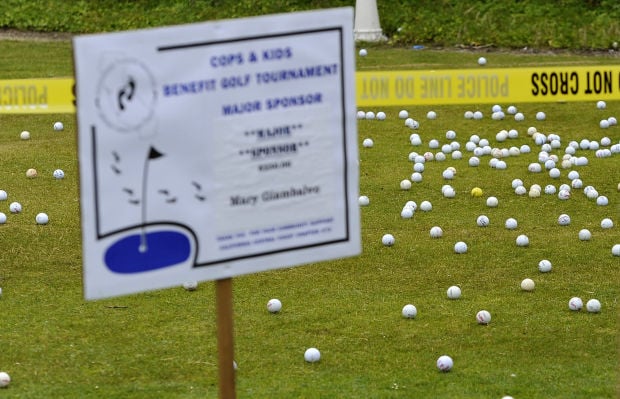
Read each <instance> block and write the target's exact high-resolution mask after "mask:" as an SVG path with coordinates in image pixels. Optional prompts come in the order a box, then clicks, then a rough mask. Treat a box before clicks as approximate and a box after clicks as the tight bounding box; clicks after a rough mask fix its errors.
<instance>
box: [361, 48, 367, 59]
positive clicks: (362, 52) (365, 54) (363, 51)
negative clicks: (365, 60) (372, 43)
mask: <svg viewBox="0 0 620 399" xmlns="http://www.w3.org/2000/svg"><path fill="white" fill-rule="evenodd" d="M359 55H360V57H366V56H367V55H368V51H367V50H366V49H365V48H363V49H360V52H359Z"/></svg>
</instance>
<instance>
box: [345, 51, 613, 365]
mask: <svg viewBox="0 0 620 399" xmlns="http://www.w3.org/2000/svg"><path fill="white" fill-rule="evenodd" d="M478 63H479V64H480V65H481V66H482V65H485V64H486V59H484V57H480V59H479V61H478ZM603 104H604V102H600V101H599V102H598V103H597V107H598V108H599V109H605V105H603ZM376 115H377V114H375V113H373V112H370V113H369V112H364V111H359V112H358V115H357V116H358V119H378V118H376ZM507 115H510V116H512V117H513V118H514V120H515V121H516V122H522V121H524V120H525V119H526V117H525V115H524V114H523V113H522V112H519V111H518V109H517V107H516V106H514V105H511V106H509V107H507V108H506V109H503V108H502V107H501V106H499V105H494V106H493V107H492V109H491V118H492V119H493V120H504V119H505V118H506V116H507ZM398 118H400V119H403V120H405V128H407V129H410V131H412V132H411V133H410V136H409V142H410V144H411V146H412V147H413V148H414V151H411V152H409V154H408V156H407V159H408V161H409V162H411V163H412V166H413V170H412V174H411V176H408V177H407V178H405V179H402V180H401V181H400V183H399V188H400V189H401V190H404V191H409V190H411V189H412V187H413V184H415V183H419V182H422V180H423V176H424V173H425V171H426V170H427V169H428V168H427V165H428V163H429V162H445V161H447V160H449V159H452V160H459V159H461V158H463V157H464V152H465V153H470V154H471V155H470V157H469V160H468V164H469V166H470V167H474V168H475V167H480V166H481V165H483V163H482V159H483V158H484V157H488V158H489V161H488V166H489V167H490V168H492V169H496V170H500V171H501V170H505V169H508V168H510V164H511V162H510V159H511V158H515V157H520V156H524V155H530V154H531V155H530V156H534V155H535V156H536V161H534V162H531V163H530V164H529V166H528V167H527V169H526V170H523V171H521V173H522V174H523V179H520V178H515V179H513V180H512V183H511V184H512V187H511V188H512V190H513V192H514V194H515V195H517V196H524V195H527V196H529V197H530V198H532V199H537V198H541V197H542V196H543V195H545V196H549V197H550V198H553V197H556V198H557V200H558V201H560V202H562V201H567V200H570V199H571V198H574V194H575V192H576V191H577V190H581V191H582V192H583V195H585V196H586V197H587V198H588V199H590V200H592V201H593V202H594V203H596V205H598V206H606V205H608V203H609V201H608V198H607V196H606V195H604V193H601V192H599V191H602V190H599V189H597V188H595V187H593V186H590V185H587V180H586V179H584V177H583V176H581V173H580V171H581V169H580V168H581V167H583V166H586V165H588V164H589V160H588V158H587V157H586V156H584V155H579V156H578V155H577V153H578V152H580V153H583V152H584V151H591V152H592V153H593V154H595V156H596V157H597V158H607V157H611V156H613V155H617V154H620V142H618V143H613V142H612V139H610V138H609V137H607V136H606V137H603V138H601V139H600V140H591V139H582V140H580V141H571V142H569V143H565V142H563V141H562V138H561V137H560V136H559V135H558V134H555V133H547V134H545V133H543V132H541V131H539V129H537V128H536V127H534V126H530V127H529V128H527V129H516V128H512V129H506V130H504V129H502V130H499V131H497V133H496V134H495V143H496V144H497V145H496V146H493V143H492V141H491V140H489V139H486V138H483V137H480V136H479V135H478V134H473V135H471V136H470V137H469V140H468V141H467V142H466V143H465V145H464V146H461V144H460V143H459V142H458V141H456V139H457V136H458V134H457V132H456V131H454V130H447V131H446V132H445V140H446V141H445V143H444V144H442V139H440V138H439V137H437V138H430V139H428V140H427V141H426V144H425V140H424V139H423V135H422V134H421V133H419V129H420V122H418V120H417V119H414V118H413V117H412V116H411V114H410V113H409V111H407V110H401V111H400V112H399V113H398ZM437 118H438V114H437V113H436V112H435V111H428V112H427V114H426V119H428V120H434V119H437ZM465 118H466V119H472V120H480V119H483V118H484V114H483V112H482V111H480V110H476V111H466V112H465ZM534 118H535V120H537V121H545V120H546V119H547V114H546V113H545V112H543V111H538V112H536V114H535V117H534ZM381 120H383V119H381ZM605 120H606V121H608V126H606V128H608V127H611V126H615V125H616V124H617V122H616V119H615V118H614V117H610V118H607V119H605ZM601 127H603V126H602V125H601ZM524 137H529V138H530V140H531V143H530V144H522V145H520V146H517V145H508V146H502V144H503V143H508V142H510V141H511V140H514V139H517V138H524ZM373 144H374V143H373ZM425 145H427V149H422V148H423V147H424V146H425ZM364 147H369V146H367V145H366V141H364ZM417 148H420V150H417ZM562 150H564V154H563V155H561V154H558V153H559V152H561V151H562ZM532 153H533V154H532ZM584 170H585V169H584ZM543 171H545V172H546V176H548V177H549V178H551V179H553V180H555V181H558V183H557V184H546V185H542V184H537V183H532V184H530V185H529V186H527V187H526V185H525V183H524V180H531V178H532V177H533V176H537V175H539V174H540V176H543V174H542V172H543ZM456 172H457V170H456V169H455V168H454V167H453V166H447V167H445V168H444V169H443V172H442V173H441V177H442V178H443V180H444V182H446V183H448V182H451V181H453V180H457V179H458V176H457V173H456ZM543 179H544V177H541V182H542V180H543ZM564 179H566V182H563V180H564ZM618 191H620V183H619V184H618ZM441 192H442V195H443V197H444V198H446V199H450V198H454V197H455V196H456V195H457V190H456V189H455V187H454V186H453V185H452V184H451V183H450V184H444V185H443V186H442V189H441ZM470 194H471V197H473V198H480V197H483V195H484V191H483V189H482V188H481V187H474V188H472V189H471V191H470ZM362 198H364V201H362ZM420 200H421V199H420ZM484 202H485V204H486V206H487V207H488V208H497V207H499V206H500V199H499V198H498V196H496V195H495V194H494V195H488V196H486V198H485V199H484ZM368 204H369V200H368V197H366V196H362V197H360V205H364V206H366V205H368ZM432 209H433V206H432V204H431V203H430V202H429V201H428V200H422V201H421V202H420V204H419V206H418V204H417V202H415V201H414V200H409V201H407V202H406V203H405V204H404V206H403V207H402V208H401V210H400V216H401V218H402V219H415V217H414V215H415V214H416V211H422V212H430V211H431V210H432ZM570 223H571V218H570V216H569V215H568V214H565V213H562V214H560V215H559V216H558V224H559V225H560V226H568V225H570ZM476 224H477V226H479V227H487V226H489V225H490V224H491V219H490V218H489V216H487V215H486V214H480V215H479V216H478V217H477V218H476ZM504 226H505V228H506V229H507V230H511V231H514V230H517V229H518V227H519V224H518V222H517V219H516V218H515V217H509V218H507V219H505V221H504ZM600 226H601V228H602V229H604V230H605V229H612V228H613V227H614V222H613V220H612V218H604V219H603V220H601V221H600ZM429 233H430V237H431V238H434V239H439V238H442V237H443V235H444V231H443V229H442V228H441V227H440V226H433V227H432V228H431V229H430V232H429ZM577 236H578V239H579V240H580V241H588V240H590V239H592V233H591V231H590V230H588V229H586V228H583V229H581V230H579V233H578V235H577ZM381 243H382V244H383V245H384V246H386V247H391V246H394V245H395V243H396V239H395V237H394V235H393V234H391V233H387V234H384V235H383V236H382V238H381ZM515 244H516V246H517V247H523V248H527V247H529V246H530V239H529V237H528V235H527V234H526V232H521V233H520V234H518V235H516V237H515ZM535 244H536V245H540V244H539V243H535ZM468 250H469V247H468V244H467V243H466V242H465V241H464V240H463V241H457V242H456V243H455V244H454V247H453V252H454V253H455V254H466V253H467V252H468ZM612 255H613V256H620V244H616V245H614V246H613V248H612ZM552 268H553V267H552V262H551V261H550V260H549V259H541V260H540V262H539V263H538V265H537V270H538V271H539V272H540V273H550V272H551V271H552ZM518 286H519V287H520V289H521V290H522V291H524V292H533V291H534V290H535V287H536V283H535V282H534V279H532V278H529V277H528V278H524V279H523V280H522V281H521V282H520V284H519V285H518ZM446 294H447V297H448V299H452V300H454V299H458V298H460V297H461V288H460V287H459V286H456V285H454V286H450V287H449V288H448V289H447V292H446ZM582 307H583V304H582V302H581V300H580V299H579V298H572V299H571V300H570V301H569V308H570V309H572V310H580V309H581V308H582ZM586 308H587V310H588V311H589V312H592V313H596V312H599V311H600V309H601V304H600V302H599V301H598V300H597V299H591V300H589V301H588V303H587V305H586ZM401 314H402V317H403V318H405V319H415V318H416V317H417V316H418V309H417V308H416V306H415V305H413V304H411V303H408V304H406V305H404V306H403V308H402V310H401ZM475 319H476V321H477V323H478V324H481V325H488V324H489V323H490V322H491V313H490V312H489V311H488V310H480V311H478V312H477V314H476V317H475ZM453 364H454V363H453V360H452V358H451V357H450V356H448V355H442V356H441V357H439V358H438V359H437V368H438V369H439V370H441V371H449V370H451V369H452V367H453Z"/></svg>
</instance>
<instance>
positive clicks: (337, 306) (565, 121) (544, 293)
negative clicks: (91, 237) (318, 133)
mask: <svg viewBox="0 0 620 399" xmlns="http://www.w3.org/2000/svg"><path fill="white" fill-rule="evenodd" d="M0 54H2V57H0V79H12V78H24V77H66V76H71V75H72V59H71V57H72V55H71V46H70V43H68V42H62V41H61V42H16V41H0ZM478 56H479V54H477V53H471V52H464V51H447V50H442V51H440V50H424V51H416V52H413V51H411V50H409V49H404V48H385V47H380V46H370V47H369V55H368V57H365V58H364V59H359V58H358V60H357V62H358V68H359V70H373V69H443V68H457V67H461V68H471V67H472V65H473V64H474V63H475V60H476V59H477V58H478ZM485 56H486V57H487V59H488V60H489V65H490V66H491V65H492V66H493V67H503V66H504V67H508V66H510V67H519V66H523V67H529V66H533V65H607V64H614V63H617V58H612V57H609V56H606V55H596V56H593V55H575V54H562V53H555V54H552V53H545V54H522V53H500V52H490V53H485ZM500 105H502V106H503V107H504V108H505V107H507V106H509V105H515V106H517V107H518V110H519V111H520V112H523V113H524V115H525V117H526V120H525V121H523V122H515V121H514V120H513V119H511V118H510V117H507V118H506V119H505V120H503V121H494V120H491V118H490V114H491V105H490V104H480V105H478V106H441V105H438V106H434V107H427V106H424V107H420V106H415V105H412V106H410V107H407V110H408V112H409V114H410V115H411V116H412V117H413V118H415V119H416V120H418V121H419V122H420V128H419V129H418V130H415V131H414V130H411V129H410V128H408V127H406V126H405V125H404V121H403V120H402V119H399V118H398V112H399V111H400V108H395V107H388V108H385V109H380V110H379V109H377V110H372V111H383V112H385V113H386V114H387V119H386V120H385V121H378V120H359V121H358V130H359V137H358V139H359V147H360V155H359V160H360V195H367V196H368V197H369V199H370V205H369V206H367V207H363V208H362V212H361V213H362V216H361V217H362V220H361V222H362V223H361V224H362V240H363V253H362V255H360V256H358V257H355V258H348V259H341V260H337V261H330V262H322V263H319V264H313V265H307V266H302V267H296V268H286V269H280V270H275V271H270V272H264V273H258V274H253V275H247V276H242V277H238V278H235V279H234V282H233V289H234V323H235V359H236V361H237V363H238V364H239V370H238V371H237V380H236V384H237V388H236V390H237V396H238V397H240V398H283V399H284V398H330V399H331V398H454V397H459V398H501V397H502V396H504V395H511V396H513V397H514V398H542V397H544V398H588V399H591V398H614V397H617V395H618V393H619V392H618V381H619V374H618V370H619V369H618V354H619V350H618V343H619V341H618V296H619V285H618V281H620V279H619V270H620V268H619V266H620V258H619V257H614V256H612V254H611V248H612V246H613V245H614V244H618V243H620V234H618V229H619V225H620V192H619V191H618V183H620V154H617V153H616V154H613V155H612V156H611V157H608V158H597V157H595V155H594V151H593V150H583V149H579V150H577V151H576V154H575V155H576V156H585V157H587V158H588V161H589V163H588V165H586V166H575V167H571V168H567V169H560V170H561V176H560V178H558V179H553V178H551V177H550V176H549V175H548V173H547V172H546V171H545V170H544V167H543V172H541V173H529V172H528V171H527V167H528V165H529V164H530V163H533V162H538V161H539V160H538V153H539V151H540V147H539V146H537V145H536V144H535V143H534V140H533V138H532V137H531V136H529V135H528V133H527V130H528V128H529V127H530V126H534V127H536V128H537V130H538V131H539V132H541V133H544V134H545V135H548V134H550V133H554V134H557V135H559V136H560V137H561V147H560V148H559V149H554V150H553V151H552V152H551V153H552V154H556V155H558V157H559V158H560V159H562V156H563V155H564V149H565V148H566V147H567V146H569V143H570V142H571V141H576V142H578V143H579V142H580V141H581V140H583V139H588V140H596V141H600V140H601V139H602V138H603V137H605V136H607V137H609V138H610V139H611V142H612V143H613V144H618V143H619V142H620V130H619V129H620V127H619V126H612V127H610V128H609V129H601V128H599V121H600V120H601V119H602V118H607V117H609V116H615V117H617V118H618V117H620V100H617V101H608V102H607V108H606V109H605V110H599V109H597V107H596V104H595V103H591V102H577V103H566V104H558V103H548V104H500ZM431 109H432V110H434V111H435V112H436V113H437V115H438V117H437V119H436V120H427V119H426V113H427V112H428V111H429V110H431ZM476 109H479V110H481V111H483V112H484V114H485V117H484V118H483V119H482V120H466V119H465V118H464V117H463V114H464V112H465V111H467V110H476ZM538 111H544V112H546V114H547V119H546V120H544V121H536V120H535V118H534V115H535V114H536V112H538ZM56 121H62V122H63V123H64V125H65V129H64V130H63V131H62V132H55V131H53V129H52V126H53V123H54V122H56ZM75 126H76V124H75V116H74V115H27V116H24V115H7V114H0V166H1V167H0V189H1V190H5V191H6V192H7V193H8V200H7V201H3V202H2V201H0V212H4V213H5V214H6V215H7V219H8V220H7V222H6V224H4V225H0V243H1V248H2V250H1V251H0V287H1V288H2V297H0V310H1V312H2V319H1V321H0V339H1V340H2V343H3V346H2V350H1V351H0V370H2V371H6V372H8V373H9V374H10V375H11V378H12V383H11V385H10V386H9V387H8V388H6V389H2V390H0V397H2V398H44V397H47V398H124V399H126V398H149V399H150V398H154V397H159V398H205V397H207V398H215V397H217V391H218V374H217V371H218V370H217V353H216V352H217V350H216V348H217V342H216V338H215V331H216V326H215V304H214V302H215V293H214V283H213V282H203V283H201V284H200V285H199V287H198V289H197V290H196V291H192V292H189V291H185V290H184V289H183V288H181V287H179V288H177V289H168V290H160V291H153V292H146V293H141V294H136V295H131V296H126V297H120V298H113V299H106V300H101V301H95V302H85V301H84V300H83V297H82V286H81V284H82V270H81V257H82V254H81V245H80V240H81V235H80V220H79V193H78V172H77V171H78V163H77V158H76V157H77V155H76V127H75ZM502 129H517V131H518V133H519V135H518V137H517V138H515V139H509V140H507V141H506V142H503V143H500V142H497V141H496V139H495V137H496V134H497V133H498V132H499V131H500V130H502ZM22 130H28V131H30V132H31V134H32V137H31V139H30V140H28V141H25V140H20V139H19V134H20V132H21V131H22ZM447 130H454V131H455V132H456V134H457V137H456V139H455V140H447V139H446V137H445V133H446V131H447ZM412 133H417V134H419V135H420V137H421V139H422V145H420V146H413V145H411V143H410V141H409V138H410V135H411V134H412ZM472 135H478V136H479V137H481V138H485V139H488V140H489V142H490V146H491V147H497V148H510V147H513V146H516V147H520V146H522V145H529V146H530V147H531V152H530V153H529V154H520V155H518V156H512V157H507V158H504V160H505V161H506V163H507V169H506V170H499V169H496V168H491V167H490V166H489V160H490V159H491V156H489V155H484V156H482V157H481V158H480V160H481V162H480V166H478V167H470V166H468V159H469V157H470V156H471V155H472V154H471V153H469V152H468V151H466V149H465V144H466V142H467V141H468V140H469V139H470V137H471V136H472ZM365 138H372V139H373V141H374V146H373V147H372V148H364V147H363V146H362V141H363V140H364V139H365ZM431 139H437V140H439V142H440V143H442V144H445V143H449V142H450V141H457V142H459V143H460V146H461V148H460V150H461V151H462V153H463V158H462V159H458V160H453V159H452V158H451V156H450V154H448V156H447V159H446V160H445V161H443V162H439V161H432V162H427V163H426V164H425V170H424V172H423V180H422V182H420V183H414V184H413V187H412V188H411V190H408V191H405V190H401V189H400V187H399V183H400V182H401V180H403V179H407V178H409V177H410V176H411V174H412V172H413V166H412V165H413V163H412V162H411V161H410V160H409V155H410V153H411V152H418V153H419V154H423V153H425V152H427V151H430V149H429V147H428V143H429V141H430V140H431ZM608 147H609V146H607V147H605V148H608ZM432 151H433V153H437V152H438V151H440V150H439V149H437V150H432ZM449 166H451V167H454V168H455V169H456V171H457V173H456V176H455V177H454V179H453V180H450V181H447V180H444V179H443V177H442V172H443V171H444V170H445V169H446V168H447V167H449ZM28 168H36V169H37V170H38V172H39V176H38V177H37V178H34V179H28V178H27V177H26V176H25V172H26V170H27V169H28ZM58 168H60V169H63V170H64V171H65V174H66V177H65V179H63V180H56V179H54V178H53V177H52V172H53V171H54V170H55V169H58ZM570 170H576V171H578V172H579V174H580V178H581V179H582V181H583V184H584V187H585V186H586V185H591V186H594V187H595V188H596V190H597V191H598V192H599V194H600V195H604V196H606V197H607V198H608V200H609V204H608V205H607V206H599V205H597V204H596V201H594V200H590V199H588V198H587V197H586V195H585V194H584V193H583V190H581V189H573V195H572V196H571V198H570V199H569V200H566V201H562V200H560V199H559V198H558V196H557V194H556V195H547V194H545V193H542V194H541V196H540V197H539V198H529V197H528V195H527V194H526V195H524V196H518V195H516V194H515V193H514V190H513V188H512V186H511V182H512V180H513V179H516V178H520V179H522V180H523V182H524V184H525V186H526V187H527V188H528V189H529V188H530V187H531V186H532V185H533V184H539V185H541V186H542V187H543V188H544V187H545V186H546V185H550V184H552V185H554V186H556V187H557V188H559V186H560V185H561V184H564V183H567V184H570V180H569V179H568V178H567V175H568V172H569V171H570ZM445 184H450V185H451V186H452V187H453V188H454V189H455V191H456V196H455V198H452V199H446V198H444V197H443V196H442V192H441V188H442V186H443V185H445ZM476 186H477V187H480V188H481V189H482V190H483V196H482V197H479V198H474V197H472V196H471V195H470V190H471V189H472V188H473V187H476ZM488 196H495V197H497V198H498V199H499V206H498V207H496V208H489V207H487V206H486V198H487V197H488ZM410 200H412V201H415V202H416V203H417V204H418V205H419V204H420V203H421V202H422V201H425V200H427V201H430V202H431V203H432V205H433V209H432V211H430V212H422V211H420V210H417V211H416V212H415V214H414V216H413V218H412V219H402V218H401V216H400V212H401V209H402V208H403V206H404V205H405V203H406V202H407V201H410ZM12 201H19V202H21V203H22V205H23V208H24V210H23V212H22V213H21V214H18V215H14V214H10V213H9V211H8V206H9V203H10V202H12ZM39 212H46V213H47V214H48V215H49V217H50V222H49V224H48V225H45V226H39V225H36V224H35V222H34V218H35V215H36V214H37V213H39ZM563 213H566V214H568V215H570V217H571V224H570V225H568V226H560V225H559V224H558V222H557V219H558V216H559V215H560V214H563ZM482 214H484V215H487V216H488V217H489V220H490V224H489V226H487V227H478V226H477V224H476V218H477V217H478V216H480V215H482ZM509 217H513V218H515V219H517V221H518V227H517V229H516V230H507V229H506V228H505V227H504V222H505V220H506V219H507V218H509ZM603 218H611V219H612V220H613V222H614V224H615V226H614V227H613V228H611V229H602V228H601V226H600V222H601V220H602V219H603ZM433 226H441V227H442V229H443V231H444V234H443V237H442V238H439V239H432V238H431V237H430V236H429V230H430V228H431V227H433ZM581 229H589V230H590V231H591V233H592V239H591V240H590V241H580V240H579V238H578V232H579V231H580V230H581ZM386 233H390V234H393V235H394V237H395V239H396V242H395V244H394V245H393V246H392V247H386V246H383V245H382V243H381V237H382V236H383V235H384V234H386ZM520 234H526V235H527V236H528V237H529V242H530V244H529V246H528V247H517V246H516V244H515V239H516V237H517V236H518V235H520ZM457 241H464V242H466V243H467V245H468V252H467V253H466V254H455V253H454V249H453V247H454V244H455V243H456V242H457ZM542 259H548V260H550V261H551V263H552V265H553V270H552V271H551V272H550V273H540V272H539V271H538V269H537V266H538V263H539V262H540V261H541V260H542ZM524 278H532V279H533V280H534V281H535V283H536V288H535V290H534V291H533V292H524V291H522V290H521V289H520V282H521V281H522V280H523V279H524ZM452 285H458V286H460V287H461V289H462V293H463V294H462V297H461V298H460V299H457V300H450V299H448V298H447V297H446V290H447V289H448V287H449V286H452ZM571 297H580V298H582V299H583V301H584V304H585V302H586V301H588V300H589V299H591V298H596V299H598V300H599V301H600V302H601V304H602V310H601V312H600V313H588V312H586V311H585V309H584V310H582V311H580V312H574V311H570V310H569V308H568V301H569V299H570V298H571ZM270 298H279V299H280V300H281V301H282V304H283V309H282V311H281V312H280V313H278V314H270V313H269V312H268V311H267V309H266V304H267V301H268V300H269V299H270ZM408 303H411V304H414V305H415V306H416V307H417V310H418V315H417V317H416V318H415V319H405V318H403V317H402V315H401V309H402V307H403V306H404V305H405V304H408ZM482 309H485V310H488V311H489V312H490V313H491V315H492V320H491V322H490V323H489V324H488V325H479V324H478V323H477V322H476V318H475V316H476V313H477V312H478V311H479V310H482ZM308 347H317V348H318V349H319V350H320V351H321V355H322V358H321V361H320V362H318V363H314V364H309V363H306V362H304V359H303V354H304V351H305V350H306V349H307V348H308ZM444 354H447V355H450V356H451V357H452V358H453V360H454V368H453V369H452V371H450V372H448V373H442V372H439V371H438V370H437V368H436V360H437V358H438V357H439V356H440V355H444Z"/></svg>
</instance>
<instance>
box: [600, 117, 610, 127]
mask: <svg viewBox="0 0 620 399" xmlns="http://www.w3.org/2000/svg"><path fill="white" fill-rule="evenodd" d="M598 125H599V127H600V128H601V129H607V128H608V127H609V121H608V120H607V119H601V121H600V122H599V123H598Z"/></svg>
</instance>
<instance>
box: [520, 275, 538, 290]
mask: <svg viewBox="0 0 620 399" xmlns="http://www.w3.org/2000/svg"><path fill="white" fill-rule="evenodd" d="M535 287H536V284H535V283H534V280H532V279H531V278H526V279H524V280H523V281H521V289H522V290H523V291H534V288H535Z"/></svg>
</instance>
